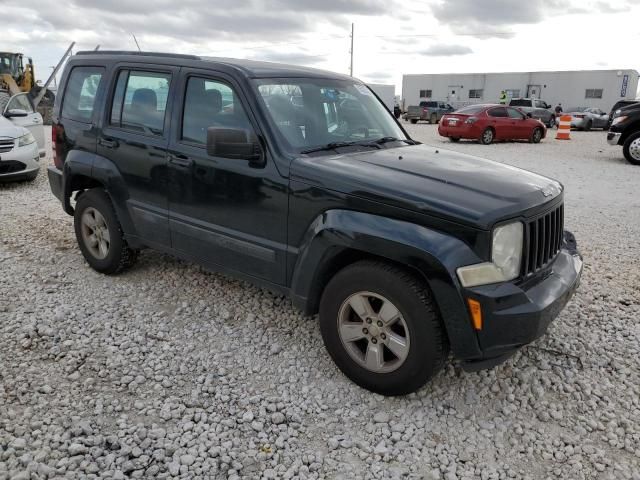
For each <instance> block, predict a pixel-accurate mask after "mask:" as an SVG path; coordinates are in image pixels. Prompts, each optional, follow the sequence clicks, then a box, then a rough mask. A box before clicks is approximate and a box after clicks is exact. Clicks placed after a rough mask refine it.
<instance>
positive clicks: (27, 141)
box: [18, 132, 36, 147]
mask: <svg viewBox="0 0 640 480" xmlns="http://www.w3.org/2000/svg"><path fill="white" fill-rule="evenodd" d="M35 141H36V138H35V137H34V136H33V135H32V134H31V132H29V133H27V134H26V135H23V136H21V137H20V138H18V147H26V146H27V145H31V144H32V143H35Z"/></svg>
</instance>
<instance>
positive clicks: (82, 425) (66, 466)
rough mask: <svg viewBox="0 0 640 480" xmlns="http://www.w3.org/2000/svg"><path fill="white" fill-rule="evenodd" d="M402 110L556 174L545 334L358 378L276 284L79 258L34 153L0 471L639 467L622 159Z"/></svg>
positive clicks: (162, 259) (13, 268)
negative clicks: (416, 382)
mask: <svg viewBox="0 0 640 480" xmlns="http://www.w3.org/2000/svg"><path fill="white" fill-rule="evenodd" d="M404 125H405V126H406V127H407V129H408V130H409V131H410V132H411V133H412V135H413V136H414V138H416V139H417V140H420V141H422V142H424V143H425V144H426V145H431V146H433V148H434V149H438V150H439V151H440V152H442V151H443V150H444V149H447V148H450V149H453V150H457V151H460V152H463V153H468V154H472V155H480V156H484V157H490V158H492V159H494V160H497V161H499V162H503V163H507V164H510V165H515V166H518V167H522V168H526V169H529V170H533V171H535V172H538V173H541V174H543V175H548V176H551V177H554V178H557V179H558V180H560V181H561V182H562V183H563V184H564V185H565V204H566V208H565V222H566V227H567V228H568V229H569V230H572V231H573V232H574V233H575V234H576V237H577V240H578V245H579V248H580V249H581V251H582V253H583V255H584V257H585V271H584V274H583V278H582V283H581V285H580V287H579V288H578V290H577V292H576V295H575V297H574V298H573V299H572V300H571V301H570V302H569V304H568V305H567V306H566V308H565V309H564V310H563V312H562V313H561V314H560V315H559V317H558V318H557V319H556V321H555V322H553V323H552V324H551V325H550V326H549V329H548V332H547V334H546V335H545V336H544V337H542V338H541V339H540V340H538V341H536V342H534V343H533V344H532V345H530V346H528V347H525V348H524V349H523V350H522V351H521V352H519V353H517V354H516V355H514V356H513V357H512V358H510V359H509V360H508V361H506V362H505V363H504V364H503V365H500V366H498V367H497V368H495V369H493V370H488V371H480V372H477V373H464V372H462V371H461V369H460V368H459V366H458V365H456V364H455V363H447V365H446V366H445V368H444V370H443V371H442V372H441V373H440V374H439V375H438V376H437V377H436V378H435V379H434V380H433V381H432V382H431V383H430V384H429V385H427V386H425V387H424V388H423V389H421V390H420V391H418V392H416V393H415V394H412V395H408V396H406V397H398V398H383V397H381V396H379V395H374V394H371V393H370V392H367V391H365V390H362V389H361V388H359V387H357V386H356V385H354V384H353V383H351V382H349V381H348V380H347V379H346V378H345V377H344V376H343V375H342V374H340V373H339V371H338V370H337V368H336V367H335V365H334V364H333V363H332V362H331V360H330V358H329V356H328V355H327V353H326V351H325V349H324V348H323V347H322V340H321V335H320V331H319V328H318V325H317V319H316V318H312V319H310V318H306V317H304V316H302V315H301V314H300V312H298V311H296V310H294V309H293V308H292V306H291V303H290V302H289V301H288V300H285V299H283V298H281V297H279V296H277V295H275V294H272V293H269V292H267V291H265V290H263V289H261V288H259V287H256V286H252V285H249V284H248V283H245V282H241V281H238V280H234V279H232V278H230V277H226V276H224V275H219V274H214V273H208V272H206V271H205V270H204V269H203V268H201V267H199V266H196V265H193V264H191V263H188V262H183V261H180V260H176V259H173V258H169V257H167V256H165V255H163V254H160V253H157V252H154V251H152V250H143V251H142V252H141V254H140V259H139V263H138V264H137V265H136V266H135V267H134V268H132V269H131V270H129V271H127V272H125V273H123V274H120V275H116V276H105V275H101V274H98V273H96V272H94V271H92V270H91V269H90V268H89V267H88V266H87V265H86V263H85V262H84V260H83V259H82V257H81V255H80V253H79V251H78V247H77V244H76V241H75V238H74V233H73V219H72V218H71V217H69V216H67V215H66V214H64V212H62V209H61V206H60V203H59V202H58V201H57V200H56V199H55V198H54V197H53V195H52V194H51V192H50V190H49V186H48V182H47V178H46V166H47V165H49V164H50V163H51V160H50V158H47V159H45V160H43V162H42V172H41V174H40V176H39V177H38V178H37V179H36V180H35V181H34V182H32V183H15V184H0V272H2V275H0V365H1V367H2V368H1V369H0V480H10V479H13V478H17V479H26V480H30V479H35V478H42V479H44V478H69V479H80V478H82V479H84V478H87V479H98V478H111V479H124V478H160V479H162V478H178V477H179V478H182V479H198V478H229V479H231V478H233V479H238V480H253V479H260V478H278V479H296V480H298V479H309V480H311V479H314V480H316V479H322V478H335V479H344V480H347V479H348V480H351V479H353V480H365V479H366V480H368V479H374V480H386V479H396V478H398V479H409V480H418V479H421V478H422V479H430V480H443V479H454V478H456V479H458V480H471V479H473V480H475V479H481V480H505V479H523V480H537V479H542V480H547V479H552V478H567V479H572V480H592V479H598V480H606V479H609V478H613V479H616V480H618V479H620V480H640V475H639V474H638V472H640V447H639V439H640V411H639V408H638V398H640V368H639V367H640V364H639V359H640V329H639V328H640V327H639V324H638V318H640V288H638V285H640V255H639V254H638V252H640V208H638V207H640V203H638V195H637V191H638V185H640V168H639V167H635V166H632V165H629V164H627V163H626V162H625V160H624V159H622V153H621V149H620V147H610V146H608V145H607V143H606V139H605V134H604V133H603V132H600V131H593V132H572V134H571V136H572V140H571V141H568V142H560V141H556V140H554V139H553V136H554V134H555V131H550V132H549V136H548V137H547V138H546V139H545V140H543V141H542V143H540V144H538V145H531V144H527V143H516V142H510V143H497V144H495V145H490V146H484V145H480V144H478V143H474V142H465V141H461V142H459V143H457V144H452V143H450V142H448V141H447V140H446V139H443V138H440V137H438V135H437V126H435V125H428V124H422V123H421V124H418V125H409V124H406V123H404ZM46 137H47V138H50V137H51V135H50V132H49V134H47V136H46ZM479 168H480V167H479ZM265 201H267V200H265Z"/></svg>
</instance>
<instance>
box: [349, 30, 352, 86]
mask: <svg viewBox="0 0 640 480" xmlns="http://www.w3.org/2000/svg"><path fill="white" fill-rule="evenodd" d="M349 53H350V54H351V64H350V65H349V75H351V76H352V77H353V23H352V24H351V50H349Z"/></svg>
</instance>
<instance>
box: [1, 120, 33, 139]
mask: <svg viewBox="0 0 640 480" xmlns="http://www.w3.org/2000/svg"><path fill="white" fill-rule="evenodd" d="M25 133H27V131H26V129H25V128H24V127H18V126H16V125H14V124H13V123H11V121H9V120H8V119H6V118H5V117H3V116H2V115H0V138H18V137H21V136H22V135H24V134H25Z"/></svg>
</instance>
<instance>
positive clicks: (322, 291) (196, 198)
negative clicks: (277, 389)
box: [48, 52, 582, 395]
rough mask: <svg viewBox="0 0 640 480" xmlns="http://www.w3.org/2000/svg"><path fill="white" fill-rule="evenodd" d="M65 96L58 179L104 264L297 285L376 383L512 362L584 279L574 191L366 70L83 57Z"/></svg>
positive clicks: (162, 57) (67, 75)
mask: <svg viewBox="0 0 640 480" xmlns="http://www.w3.org/2000/svg"><path fill="white" fill-rule="evenodd" d="M60 92H61V94H60V95H58V96H57V98H56V105H55V109H54V124H53V140H54V148H55V156H54V163H55V166H51V167H50V168H49V171H48V174H49V182H50V185H51V189H52V191H53V193H54V194H55V196H56V197H58V199H59V200H60V201H61V202H62V205H63V207H64V210H65V211H66V212H67V213H68V214H69V215H73V216H74V224H75V232H76V236H77V239H78V244H79V246H80V250H81V251H82V253H83V255H84V257H85V258H86V260H87V262H88V263H89V265H90V266H91V267H93V268H94V269H96V270H97V271H99V272H104V273H108V274H112V273H116V272H120V271H122V270H124V269H125V268H127V267H129V266H131V265H132V264H133V263H134V261H135V259H136V255H137V252H138V250H139V249H142V248H145V247H150V248H154V249H157V250H160V251H163V252H168V253H171V254H173V255H176V256H178V257H181V258H184V259H188V260H191V261H194V262H198V263H199V264H202V265H204V266H205V267H207V268H210V269H214V270H217V271H222V272H225V273H228V274H231V275H237V276H240V277H241V278H245V279H248V280H250V281H252V282H256V283H258V284H261V285H263V286H265V287H267V288H269V289H271V290H273V291H275V292H279V293H281V294H284V295H288V296H289V297H290V298H291V299H292V301H293V303H294V305H295V306H297V307H299V308H301V309H302V310H303V311H304V312H306V313H307V314H314V313H316V312H319V318H320V328H321V332H322V336H323V339H324V342H325V344H326V347H327V349H328V351H329V353H330V355H331V356H332V357H333V359H334V360H335V362H336V363H337V364H338V366H339V367H340V369H341V370H342V371H343V372H344V373H345V374H346V375H347V376H348V377H349V378H351V379H352V380H353V381H355V382H356V383H358V384H359V385H361V386H363V387H365V388H368V389H370V390H373V391H376V392H379V393H382V394H385V395H397V394H405V393H408V392H412V391H414V390H416V389H417V388H419V387H420V386H421V385H423V384H424V383H425V382H426V381H427V380H429V379H430V378H431V377H432V376H433V375H434V374H436V373H437V372H438V370H439V369H440V368H441V367H442V366H443V364H444V362H445V360H446V359H447V356H448V354H449V351H450V349H451V350H452V351H453V353H454V355H455V356H456V357H457V358H458V359H459V360H461V362H462V364H463V366H464V367H465V368H467V369H469V370H476V369H480V368H489V367H491V366H493V365H496V364H498V363H500V362H501V361H503V360H504V359H506V358H507V357H508V356H509V355H511V354H513V353H514V352H515V351H517V349H518V348H520V347H522V346H523V345H525V344H527V343H529V342H531V341H532V340H534V339H536V338H538V337H540V336H541V335H542V334H544V332H545V331H546V329H547V326H548V325H549V323H550V322H551V321H552V320H553V319H554V318H555V317H556V316H557V315H558V313H559V312H560V310H562V308H563V307H564V305H565V304H566V303H567V301H568V300H569V299H570V298H571V296H572V294H573V293H574V291H575V289H576V287H577V285H578V283H579V279H580V274H581V270H582V260H581V257H580V255H579V253H578V252H577V250H576V246H575V241H574V239H573V237H572V235H571V234H570V233H568V232H565V231H564V229H563V225H564V207H563V187H562V185H560V184H559V183H558V182H556V181H554V180H550V179H548V178H545V177H542V176H539V175H535V174H533V173H529V172H526V171H523V170H519V169H517V168H512V167H509V166H504V165H502V164H499V163H494V162H490V161H487V160H482V159H479V158H474V157H471V156H468V155H461V154H456V153H452V152H447V151H444V150H436V149H434V148H433V147H429V146H426V145H420V144H419V143H418V142H416V141H413V140H412V139H411V138H410V137H409V136H408V135H407V133H406V132H405V131H404V130H403V128H402V127H401V126H400V124H399V123H398V122H397V121H396V120H395V118H394V117H393V115H392V114H391V113H390V112H389V111H388V110H387V109H386V108H385V106H384V104H383V103H382V102H381V101H380V100H379V99H378V98H377V97H376V95H375V94H374V93H373V92H372V91H371V90H370V89H369V88H368V87H367V86H366V85H365V84H363V83H361V82H360V81H358V80H355V79H353V78H351V77H348V76H343V75H337V74H333V73H329V72H324V71H319V70H313V69H306V68H298V67H289V66H284V65H276V64H271V63H262V62H253V61H245V60H229V59H209V58H201V57H196V56H188V55H169V54H157V53H131V52H81V53H78V54H77V55H75V56H73V57H72V58H71V59H70V60H69V62H68V63H67V66H66V69H65V71H64V74H63V78H62V82H61V88H60Z"/></svg>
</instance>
